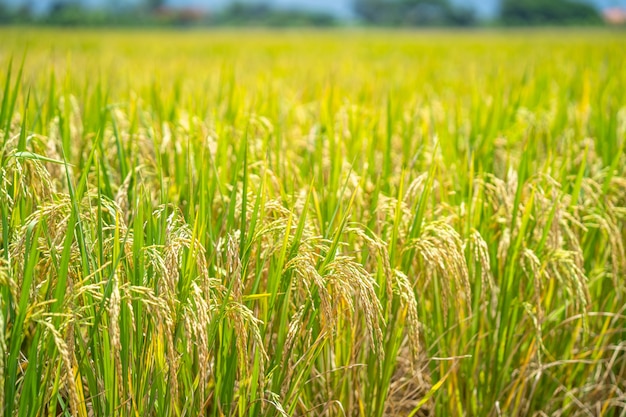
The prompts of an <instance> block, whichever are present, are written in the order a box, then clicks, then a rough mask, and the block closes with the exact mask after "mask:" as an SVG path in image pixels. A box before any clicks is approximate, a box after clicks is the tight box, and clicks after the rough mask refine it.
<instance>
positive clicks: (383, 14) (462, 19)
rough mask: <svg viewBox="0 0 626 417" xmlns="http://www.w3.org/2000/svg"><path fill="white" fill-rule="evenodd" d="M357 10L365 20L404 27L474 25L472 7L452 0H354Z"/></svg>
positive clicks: (371, 22)
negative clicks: (463, 6) (460, 5)
mask: <svg viewBox="0 0 626 417" xmlns="http://www.w3.org/2000/svg"><path fill="white" fill-rule="evenodd" d="M354 10H355V12H356V14H357V15H358V16H359V17H361V18H362V19H363V20H364V21H365V22H367V23H370V24H375V25H386V26H389V25H401V26H452V25H457V26H469V25H472V24H475V23H476V22H475V20H476V17H475V15H474V11H473V10H472V9H467V8H462V7H459V6H455V5H453V4H452V3H451V2H450V1H449V0H355V3H354Z"/></svg>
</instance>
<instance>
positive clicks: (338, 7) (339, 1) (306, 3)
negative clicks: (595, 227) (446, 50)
mask: <svg viewBox="0 0 626 417" xmlns="http://www.w3.org/2000/svg"><path fill="white" fill-rule="evenodd" d="M0 1H2V0H0ZM3 1H4V2H5V3H8V4H13V5H20V4H25V3H29V4H31V5H34V6H35V8H36V10H37V11H43V10H46V8H47V7H49V5H50V4H52V3H53V2H54V1H55V0H3ZM79 1H80V2H82V3H83V4H85V5H89V6H95V7H97V6H102V5H106V4H107V3H116V4H137V3H138V2H140V1H141V0H79ZM247 1H254V2H257V3H264V4H269V5H273V6H276V7H283V8H301V9H308V10H316V11H323V12H328V13H331V14H333V15H336V16H338V17H345V18H349V17H350V16H351V15H352V12H351V5H352V3H353V1H354V0H247ZM452 1H453V2H454V3H456V4H459V5H465V6H471V7H472V8H474V9H475V10H477V12H478V14H479V15H480V16H483V17H490V16H493V15H495V14H496V13H497V5H498V3H499V0H452ZM546 1H551V0H546ZM587 1H589V2H590V3H592V4H595V5H596V6H598V7H599V8H606V7H614V6H620V7H626V0H587ZM232 2H233V0H167V1H166V3H167V4H169V5H171V6H181V7H182V6H192V7H200V8H203V9H207V10H215V9H219V8H222V7H224V6H225V5H228V4H229V3H232Z"/></svg>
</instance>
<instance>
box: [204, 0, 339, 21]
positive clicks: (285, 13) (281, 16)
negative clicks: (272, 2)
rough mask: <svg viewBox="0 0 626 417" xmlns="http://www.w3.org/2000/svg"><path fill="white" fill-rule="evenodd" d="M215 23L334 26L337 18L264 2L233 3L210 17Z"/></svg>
mask: <svg viewBox="0 0 626 417" xmlns="http://www.w3.org/2000/svg"><path fill="white" fill-rule="evenodd" d="M210 22H211V23H213V24H216V25H228V26H274V27H288V26H334V25H336V24H337V23H338V22H337V19H336V18H335V17H333V16H332V15H330V14H328V13H323V12H312V11H301V10H276V9H274V8H272V7H271V6H268V5H265V4H246V3H239V2H237V3H233V4H232V5H231V6H229V7H227V8H226V9H225V10H224V11H223V12H221V13H218V14H217V15H215V16H213V17H212V18H211V19H210Z"/></svg>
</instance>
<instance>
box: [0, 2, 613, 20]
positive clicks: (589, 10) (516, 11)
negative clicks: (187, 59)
mask: <svg viewBox="0 0 626 417" xmlns="http://www.w3.org/2000/svg"><path fill="white" fill-rule="evenodd" d="M33 4H35V3H34V2H26V3H25V4H23V5H20V6H19V7H18V6H14V5H13V6H12V5H11V4H9V3H7V2H6V0H0V24H43V25H52V26H86V27H88V26H268V27H306V26H312V27H327V26H337V25H341V24H344V25H345V24H350V22H349V21H346V20H342V19H340V18H338V17H336V16H333V15H332V14H330V13H326V12H321V11H311V10H296V9H287V10H285V9H279V8H276V7H274V6H272V5H269V4H261V3H249V2H248V3H246V2H242V1H239V0H237V1H235V2H234V3H232V4H231V5H230V6H228V7H226V8H224V9H223V10H218V11H216V12H215V13H209V14H206V13H205V12H204V11H202V10H196V9H194V8H183V9H175V8H171V7H168V6H167V4H166V2H165V1H164V0H143V1H142V2H140V3H139V4H135V5H134V6H133V5H128V4H127V5H126V6H125V7H120V4H118V3H117V2H116V3H115V4H116V6H113V5H112V6H110V7H108V8H104V9H94V8H90V7H85V6H84V5H83V2H82V1H80V0H55V1H54V2H53V3H52V5H51V7H50V8H49V9H48V13H46V14H44V15H40V14H37V13H35V12H34V10H33V7H31V6H32V5H33ZM352 8H353V12H354V15H355V16H356V17H357V19H358V23H359V24H361V25H373V26H387V27H436V26H448V27H456V26H459V27H466V26H475V25H486V24H496V25H498V24H503V25H507V26H510V25H513V26H540V25H550V26H554V25H597V24H602V19H601V16H600V14H599V11H598V10H597V9H596V8H595V7H594V6H592V5H591V4H589V3H588V2H585V1H584V0H549V1H548V0H500V4H499V14H498V15H497V16H496V17H495V18H494V19H493V20H492V21H487V20H485V19H480V18H479V16H477V14H476V11H475V10H474V9H473V8H472V7H471V6H461V5H459V4H458V2H454V1H452V0H353V3H352Z"/></svg>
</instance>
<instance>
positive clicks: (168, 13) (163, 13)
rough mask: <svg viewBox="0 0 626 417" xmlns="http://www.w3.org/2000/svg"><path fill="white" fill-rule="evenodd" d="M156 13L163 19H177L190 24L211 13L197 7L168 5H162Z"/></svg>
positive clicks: (176, 20) (179, 21)
mask: <svg viewBox="0 0 626 417" xmlns="http://www.w3.org/2000/svg"><path fill="white" fill-rule="evenodd" d="M154 15H155V16H156V17H157V18H159V19H162V20H169V21H175V22H178V23H181V24H190V23H194V22H199V21H201V20H203V19H205V18H206V17H207V16H208V15H209V13H208V12H207V11H206V10H204V9H199V8H195V7H168V6H162V7H159V8H157V9H156V10H155V11H154Z"/></svg>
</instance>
